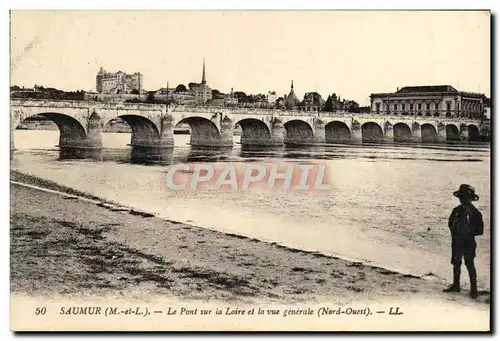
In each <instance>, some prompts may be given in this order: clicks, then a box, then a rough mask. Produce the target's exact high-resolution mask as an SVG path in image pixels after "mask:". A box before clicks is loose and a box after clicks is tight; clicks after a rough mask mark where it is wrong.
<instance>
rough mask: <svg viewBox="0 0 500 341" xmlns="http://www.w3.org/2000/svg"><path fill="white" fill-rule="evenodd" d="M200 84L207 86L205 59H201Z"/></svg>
mask: <svg viewBox="0 0 500 341" xmlns="http://www.w3.org/2000/svg"><path fill="white" fill-rule="evenodd" d="M201 84H207V79H206V78H205V58H203V72H202V75H201Z"/></svg>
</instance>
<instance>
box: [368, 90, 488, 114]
mask: <svg viewBox="0 0 500 341" xmlns="http://www.w3.org/2000/svg"><path fill="white" fill-rule="evenodd" d="M485 98H486V97H485V96H484V95H483V94H480V93H473V92H465V91H459V90H457V89H455V88H454V87H452V86H451V85H426V86H405V87H403V88H401V89H398V90H397V91H396V92H393V93H373V94H371V95H370V99H371V113H372V114H376V115H403V116H405V115H411V116H432V117H466V118H478V119H479V118H483V115H484V101H485Z"/></svg>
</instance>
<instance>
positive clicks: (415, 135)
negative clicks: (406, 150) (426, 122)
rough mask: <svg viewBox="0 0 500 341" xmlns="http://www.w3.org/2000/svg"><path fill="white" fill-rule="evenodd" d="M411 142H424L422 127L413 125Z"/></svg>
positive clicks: (416, 124)
mask: <svg viewBox="0 0 500 341" xmlns="http://www.w3.org/2000/svg"><path fill="white" fill-rule="evenodd" d="M411 141H412V142H422V127H421V126H420V125H419V124H418V123H417V122H415V123H413V125H412V129H411Z"/></svg>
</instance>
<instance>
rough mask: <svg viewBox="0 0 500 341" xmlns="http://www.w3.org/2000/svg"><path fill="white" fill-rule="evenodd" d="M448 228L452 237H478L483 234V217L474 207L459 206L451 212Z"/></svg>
mask: <svg viewBox="0 0 500 341" xmlns="http://www.w3.org/2000/svg"><path fill="white" fill-rule="evenodd" d="M448 227H449V228H450V231H451V235H452V236H457V237H459V236H469V237H474V236H480V235H482V234H483V232H484V223H483V215H482V214H481V212H479V210H478V209H477V208H476V207H474V205H470V206H468V207H465V206H463V205H459V206H457V207H455V208H454V209H453V211H452V212H451V215H450V218H449V219H448Z"/></svg>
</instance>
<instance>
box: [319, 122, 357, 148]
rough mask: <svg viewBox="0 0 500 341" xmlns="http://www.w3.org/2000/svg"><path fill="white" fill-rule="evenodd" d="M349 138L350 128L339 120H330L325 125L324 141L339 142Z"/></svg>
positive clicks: (346, 140)
mask: <svg viewBox="0 0 500 341" xmlns="http://www.w3.org/2000/svg"><path fill="white" fill-rule="evenodd" d="M350 140H351V130H350V129H349V127H348V126H347V124H345V123H344V122H341V121H332V122H329V123H328V124H327V125H326V126H325V142H326V143H339V142H348V141H350Z"/></svg>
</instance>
